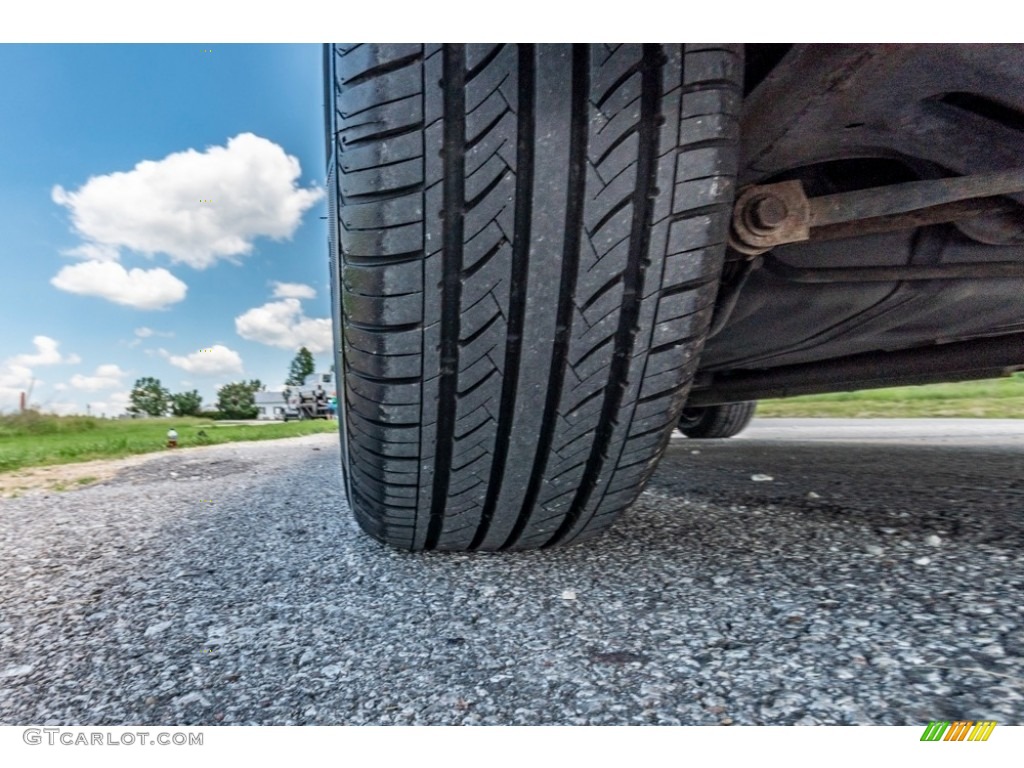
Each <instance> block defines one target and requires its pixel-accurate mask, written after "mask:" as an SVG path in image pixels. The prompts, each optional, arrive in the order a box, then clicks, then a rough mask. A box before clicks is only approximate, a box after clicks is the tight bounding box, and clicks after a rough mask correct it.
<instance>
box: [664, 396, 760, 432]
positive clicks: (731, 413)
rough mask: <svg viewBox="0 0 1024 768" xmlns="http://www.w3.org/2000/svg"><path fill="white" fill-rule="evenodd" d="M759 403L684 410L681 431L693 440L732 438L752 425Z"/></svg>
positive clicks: (680, 419) (680, 422) (680, 420)
mask: <svg viewBox="0 0 1024 768" xmlns="http://www.w3.org/2000/svg"><path fill="white" fill-rule="evenodd" d="M755 410H757V401H756V400H751V401H749V402H746V403H727V404H726V405H709V406H707V407H706V408H684V409H683V412H682V414H681V415H680V416H679V431H680V432H682V433H683V434H684V435H686V436H687V437H691V438H716V437H732V436H734V435H738V434H739V433H740V432H742V431H743V430H744V429H746V428H747V426H748V425H749V424H750V420H751V419H752V418H754V411H755Z"/></svg>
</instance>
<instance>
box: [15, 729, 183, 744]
mask: <svg viewBox="0 0 1024 768" xmlns="http://www.w3.org/2000/svg"><path fill="white" fill-rule="evenodd" d="M21 738H22V741H24V742H25V743H26V744H31V745H36V744H48V745H49V746H56V745H58V744H62V745H64V746H66V747H107V746H109V747H120V746H133V745H136V744H137V745H139V746H144V747H166V746H176V747H184V746H189V747H201V746H203V734H201V733H192V732H191V731H156V732H153V731H123V732H121V733H112V732H111V731H73V730H66V729H64V728H26V729H25V730H24V731H23V732H22V734H21Z"/></svg>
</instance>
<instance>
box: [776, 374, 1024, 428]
mask: <svg viewBox="0 0 1024 768" xmlns="http://www.w3.org/2000/svg"><path fill="white" fill-rule="evenodd" d="M757 415H758V416H760V417H764V418H773V417H794V418H816V417H820V418H853V419H867V418H903V419H907V418H964V419H1021V418H1024V375H1022V374H1019V373H1018V374H1016V375H1014V376H1012V377H1009V378H1005V379H990V380H986V381H965V382H959V383H955V384H928V385H925V386H920V387H891V388H889V389H867V390H863V391H860V392H836V393H833V394H828V395H808V396H805V397H790V398H786V399H784V400H762V401H761V403H760V404H759V405H758V407H757Z"/></svg>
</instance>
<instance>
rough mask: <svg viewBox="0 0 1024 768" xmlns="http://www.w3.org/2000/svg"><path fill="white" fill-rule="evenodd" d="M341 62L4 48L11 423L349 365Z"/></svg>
mask: <svg viewBox="0 0 1024 768" xmlns="http://www.w3.org/2000/svg"><path fill="white" fill-rule="evenodd" d="M321 56H322V54H321V48H320V46H318V45H292V44H272V45H241V44H227V45H218V44H209V43H206V44H188V45H172V44H150V45H129V44H78V45H17V44H0V73H2V74H0V104H2V105H3V108H2V110H0V265H2V269H3V272H2V278H0V307H2V308H3V309H2V312H0V319H2V320H0V322H2V326H3V333H0V410H3V411H10V410H12V409H14V408H16V407H17V393H18V392H20V391H21V390H22V389H25V388H27V387H28V385H29V384H30V383H31V381H32V380H33V379H34V380H35V383H34V389H33V392H32V401H33V402H35V403H39V405H40V406H42V407H43V409H44V410H52V411H55V412H58V413H72V412H82V413H84V412H85V410H86V406H87V405H89V406H91V409H92V412H93V413H106V414H107V415H108V416H109V415H114V414H116V413H119V412H121V411H122V410H123V404H124V402H125V399H126V397H127V393H128V391H129V390H130V389H131V385H132V383H133V382H134V381H135V379H137V378H139V377H141V376H156V377H157V378H159V379H161V381H162V382H163V384H164V385H165V386H166V387H168V388H169V389H170V390H171V391H172V392H177V391H182V390H185V389H193V388H194V389H198V390H199V392H200V394H202V395H203V398H204V403H205V404H209V405H212V404H213V403H214V402H215V392H216V387H217V386H219V385H221V384H224V383H226V382H229V381H237V380H240V379H243V378H245V379H248V378H259V379H261V380H262V381H263V382H264V383H266V384H267V385H268V386H270V387H275V386H277V385H279V384H280V383H281V382H282V381H283V379H284V377H285V375H286V373H287V368H288V364H289V362H290V361H291V359H292V357H293V356H294V353H295V350H296V349H297V348H298V346H299V345H300V344H306V345H307V346H309V347H310V349H312V350H313V351H314V356H315V358H316V360H317V363H318V368H326V367H328V366H329V365H330V362H331V360H330V344H331V341H330V324H329V315H330V303H329V288H328V268H327V249H326V237H327V228H326V222H325V221H323V220H321V219H320V217H321V216H324V215H326V200H325V198H324V196H323V185H324V166H325V162H324V137H323V116H322V115H323V112H322V102H323V86H322V81H321ZM200 350H211V351H204V352H200Z"/></svg>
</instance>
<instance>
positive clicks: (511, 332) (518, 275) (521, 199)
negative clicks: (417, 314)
mask: <svg viewBox="0 0 1024 768" xmlns="http://www.w3.org/2000/svg"><path fill="white" fill-rule="evenodd" d="M517 53H518V58H519V75H518V104H517V108H518V113H517V115H516V147H517V149H516V174H515V182H516V188H515V196H516V199H515V208H514V211H513V227H512V229H513V234H512V256H511V258H512V262H511V264H512V266H511V281H510V285H509V301H508V322H507V326H506V334H507V335H506V342H505V364H504V368H503V370H502V375H503V378H502V382H501V405H500V407H499V410H498V426H497V437H496V439H495V444H494V460H493V461H492V462H491V474H490V481H489V482H488V484H487V496H486V497H485V499H484V506H483V511H482V512H481V516H480V524H479V525H478V527H477V529H476V533H475V534H474V535H473V540H472V542H471V543H470V545H469V548H470V549H477V548H478V547H479V546H480V544H481V542H483V540H484V539H485V538H486V536H487V532H488V531H489V530H490V526H491V520H492V519H493V518H494V510H495V507H496V506H497V503H498V496H499V494H500V493H501V485H502V481H503V480H504V477H505V465H506V462H507V461H508V451H509V440H510V438H511V435H512V420H513V419H514V417H515V413H516V393H517V389H518V384H519V365H520V361H521V358H522V345H523V323H524V320H525V317H526V289H527V275H528V272H529V266H530V240H531V219H532V217H533V170H534V169H533V164H534V162H533V161H534V158H533V148H534V133H535V130H534V129H535V123H534V121H535V117H536V116H535V88H534V81H535V78H536V72H535V60H534V46H533V45H520V46H519V49H518V52H517ZM502 178H504V176H502Z"/></svg>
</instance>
